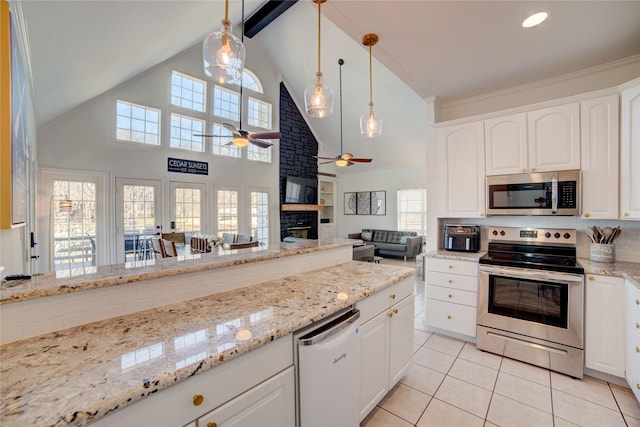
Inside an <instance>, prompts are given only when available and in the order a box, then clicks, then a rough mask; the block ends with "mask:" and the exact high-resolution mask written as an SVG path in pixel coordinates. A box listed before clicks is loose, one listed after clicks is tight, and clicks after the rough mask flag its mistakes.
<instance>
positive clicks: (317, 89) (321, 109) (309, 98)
mask: <svg viewBox="0 0 640 427" xmlns="http://www.w3.org/2000/svg"><path fill="white" fill-rule="evenodd" d="M312 1H313V2H314V3H316V4H317V5H318V72H317V73H316V77H317V78H318V80H317V81H315V82H314V83H312V84H311V85H310V86H309V87H307V88H306V89H305V91H304V108H305V110H306V112H307V114H308V115H310V116H311V117H327V116H330V115H331V114H332V113H333V89H331V88H330V87H328V86H326V85H323V84H322V71H320V35H321V32H320V17H321V14H320V5H321V4H322V3H324V2H326V1H327V0H312Z"/></svg>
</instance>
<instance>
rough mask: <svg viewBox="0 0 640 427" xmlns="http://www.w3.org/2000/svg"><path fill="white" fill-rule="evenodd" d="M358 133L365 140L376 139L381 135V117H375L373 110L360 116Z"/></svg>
mask: <svg viewBox="0 0 640 427" xmlns="http://www.w3.org/2000/svg"><path fill="white" fill-rule="evenodd" d="M360 133H361V134H362V135H364V136H366V137H367V138H377V137H379V136H380V135H382V117H380V116H376V115H375V113H374V112H373V109H372V110H371V111H369V112H368V113H364V114H363V115H362V116H360Z"/></svg>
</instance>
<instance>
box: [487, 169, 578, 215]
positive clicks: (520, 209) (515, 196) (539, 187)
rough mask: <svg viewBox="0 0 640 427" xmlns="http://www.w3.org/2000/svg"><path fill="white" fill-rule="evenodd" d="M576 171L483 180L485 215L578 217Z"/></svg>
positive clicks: (506, 176) (496, 177) (495, 177)
mask: <svg viewBox="0 0 640 427" xmlns="http://www.w3.org/2000/svg"><path fill="white" fill-rule="evenodd" d="M580 193H581V188H580V171H579V170H568V171H558V172H541V173H523V174H515V175H496V176H488V177H487V215H566V216H570V215H580V206H581V204H580Z"/></svg>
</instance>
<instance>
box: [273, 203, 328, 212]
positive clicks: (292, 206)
mask: <svg viewBox="0 0 640 427" xmlns="http://www.w3.org/2000/svg"><path fill="white" fill-rule="evenodd" d="M322 209H324V205H305V204H300V203H283V204H282V205H280V210H281V211H321V210H322Z"/></svg>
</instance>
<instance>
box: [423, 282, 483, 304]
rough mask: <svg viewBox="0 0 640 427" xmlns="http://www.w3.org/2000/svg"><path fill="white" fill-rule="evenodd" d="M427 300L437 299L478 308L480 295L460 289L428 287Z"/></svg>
mask: <svg viewBox="0 0 640 427" xmlns="http://www.w3.org/2000/svg"><path fill="white" fill-rule="evenodd" d="M427 298H431V299H437V300H439V301H444V302H452V303H454V304H462V305H468V306H470V307H477V306H478V294H477V293H476V292H469V291H461V290H460V289H453V288H443V287H441V286H432V285H429V286H427Z"/></svg>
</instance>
